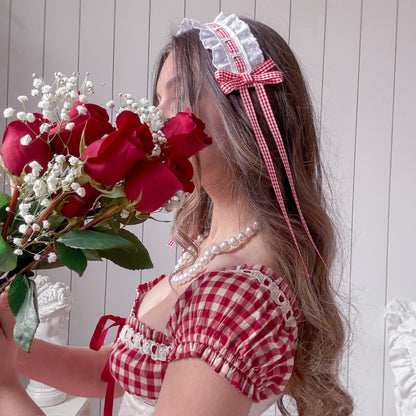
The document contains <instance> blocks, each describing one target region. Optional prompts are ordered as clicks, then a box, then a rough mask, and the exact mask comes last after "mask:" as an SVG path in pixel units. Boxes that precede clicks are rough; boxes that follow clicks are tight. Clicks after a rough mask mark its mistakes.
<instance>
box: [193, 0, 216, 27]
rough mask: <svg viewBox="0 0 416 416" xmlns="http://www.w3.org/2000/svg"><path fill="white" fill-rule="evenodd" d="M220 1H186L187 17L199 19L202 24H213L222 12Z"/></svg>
mask: <svg viewBox="0 0 416 416" xmlns="http://www.w3.org/2000/svg"><path fill="white" fill-rule="evenodd" d="M220 3H221V2H220V0H214V1H204V2H201V1H199V0H186V1H185V17H190V18H193V19H197V20H199V21H200V22H204V23H205V22H211V21H212V20H214V18H215V16H216V15H217V14H218V13H219V11H220Z"/></svg>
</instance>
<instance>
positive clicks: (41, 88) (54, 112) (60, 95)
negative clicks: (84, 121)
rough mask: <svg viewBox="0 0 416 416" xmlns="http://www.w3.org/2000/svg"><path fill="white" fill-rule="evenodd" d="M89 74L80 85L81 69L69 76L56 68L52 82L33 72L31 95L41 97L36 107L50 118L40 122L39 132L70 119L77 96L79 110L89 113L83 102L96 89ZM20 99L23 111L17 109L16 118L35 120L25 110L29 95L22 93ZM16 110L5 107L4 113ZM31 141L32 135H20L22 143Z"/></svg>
mask: <svg viewBox="0 0 416 416" xmlns="http://www.w3.org/2000/svg"><path fill="white" fill-rule="evenodd" d="M88 75H89V74H88V73H87V75H86V77H85V79H84V81H83V83H82V85H81V87H79V84H80V81H79V73H76V72H74V73H73V74H72V75H71V76H66V75H64V74H62V72H55V74H54V82H53V83H52V84H47V83H46V82H45V80H44V79H43V78H41V77H38V76H37V75H36V74H33V89H32V91H31V95H32V97H36V98H39V99H40V100H39V102H38V104H37V107H38V108H40V109H41V112H42V116H43V117H44V118H45V119H47V120H48V121H45V122H44V123H43V124H42V125H41V126H40V133H47V132H49V130H50V128H51V126H52V123H53V122H55V121H58V120H61V121H64V122H68V121H69V112H70V111H71V109H72V107H73V104H74V101H76V100H78V101H80V103H81V104H80V105H78V106H77V111H78V114H86V112H87V109H86V107H85V106H84V105H83V104H85V103H87V102H88V95H90V94H92V93H93V92H94V85H93V84H92V82H91V81H90V80H88ZM78 91H80V93H79V92H78ZM17 100H18V101H19V103H20V104H21V105H22V106H23V111H18V112H17V113H16V118H17V119H18V120H20V121H23V122H29V123H32V122H34V121H35V118H36V117H35V116H34V114H33V113H29V112H26V109H25V104H26V103H27V102H28V101H29V98H28V97H27V96H26V95H20V96H19V97H17ZM15 111H16V110H15V109H14V108H12V107H8V108H6V109H5V110H4V111H3V115H4V117H6V118H8V119H9V118H12V117H13V115H14V113H15ZM73 127H74V124H73V123H67V124H66V125H65V129H66V130H72V128H73ZM30 141H31V138H30V136H29V135H26V136H24V137H22V139H21V143H22V145H28V144H29V143H30Z"/></svg>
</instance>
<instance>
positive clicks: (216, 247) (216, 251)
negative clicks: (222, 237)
mask: <svg viewBox="0 0 416 416" xmlns="http://www.w3.org/2000/svg"><path fill="white" fill-rule="evenodd" d="M220 251H221V249H220V246H219V245H217V244H215V246H213V247H212V249H211V253H213V254H218V253H220Z"/></svg>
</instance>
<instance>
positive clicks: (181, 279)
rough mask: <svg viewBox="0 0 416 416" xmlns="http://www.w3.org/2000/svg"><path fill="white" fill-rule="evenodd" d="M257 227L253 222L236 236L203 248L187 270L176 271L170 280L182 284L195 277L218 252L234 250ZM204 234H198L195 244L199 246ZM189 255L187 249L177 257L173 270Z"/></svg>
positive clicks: (249, 236) (253, 232)
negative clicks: (201, 253)
mask: <svg viewBox="0 0 416 416" xmlns="http://www.w3.org/2000/svg"><path fill="white" fill-rule="evenodd" d="M258 229H259V223H258V222H255V223H254V224H253V225H252V226H251V227H247V228H246V230H245V231H243V232H241V233H240V234H238V236H237V237H231V238H230V239H228V240H225V241H223V242H222V243H220V244H215V245H213V246H212V247H211V248H210V249H209V250H205V252H204V254H203V255H202V256H201V257H200V258H199V259H198V260H197V261H196V262H195V263H194V264H193V265H192V266H191V267H190V269H189V270H187V271H185V272H183V273H177V274H174V275H173V276H172V279H171V280H172V282H174V283H179V284H184V283H187V282H188V281H190V280H193V279H194V278H195V277H197V276H198V275H199V274H200V273H201V272H202V271H203V270H204V269H206V267H207V265H208V263H209V262H210V261H211V260H212V259H213V258H214V257H215V256H217V255H218V254H221V253H223V252H224V251H228V250H234V249H236V248H237V247H239V246H240V245H241V244H242V243H244V242H246V241H247V240H248V239H249V238H251V237H252V236H253V235H254V234H255V233H256V231H257V230H258ZM204 238H205V236H203V235H199V236H198V238H197V239H196V241H195V244H196V245H197V246H199V245H200V244H201V243H202V241H203V240H204ZM189 257H190V254H189V251H187V250H186V251H185V252H184V253H183V254H182V256H181V257H180V258H179V260H178V263H177V265H176V266H175V268H174V271H175V270H177V269H178V268H179V267H181V266H182V265H183V264H184V263H185V260H188V259H189Z"/></svg>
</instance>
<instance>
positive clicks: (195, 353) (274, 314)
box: [167, 266, 300, 402]
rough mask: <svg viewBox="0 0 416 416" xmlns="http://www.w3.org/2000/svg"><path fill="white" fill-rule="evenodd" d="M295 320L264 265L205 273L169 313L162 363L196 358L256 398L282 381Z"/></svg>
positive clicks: (289, 366) (284, 288) (290, 358)
mask: <svg viewBox="0 0 416 416" xmlns="http://www.w3.org/2000/svg"><path fill="white" fill-rule="evenodd" d="M299 322H300V312H299V309H298V307H297V303H296V300H295V298H294V296H293V295H292V294H291V292H290V288H289V286H288V285H287V284H286V283H285V282H284V281H283V279H281V278H276V277H275V276H273V275H272V272H271V270H270V269H268V268H267V267H265V266H259V267H258V268H257V269H253V268H251V269H240V268H236V269H234V270H223V271H219V272H210V273H205V274H204V275H203V277H202V278H199V279H197V280H196V281H195V282H193V283H192V284H191V285H190V286H189V287H188V288H187V289H186V291H185V292H184V293H183V294H182V295H181V296H180V298H179V299H178V301H177V303H176V305H175V308H174V310H173V312H172V315H171V319H170V320H169V323H168V327H167V330H168V333H169V336H170V337H171V346H172V349H171V351H170V353H169V356H168V361H172V360H179V359H182V358H187V357H193V358H199V359H201V360H203V361H205V362H206V363H207V364H208V365H209V366H211V368H212V369H213V370H214V371H216V372H217V373H218V374H220V375H221V376H222V377H224V378H225V379H226V380H227V381H229V382H230V383H231V384H232V385H233V386H235V387H236V388H237V389H238V390H239V391H240V392H241V393H243V394H244V395H246V396H247V397H249V398H250V399H251V400H252V401H253V402H259V401H260V400H264V399H267V398H268V397H270V396H272V395H277V394H280V393H281V392H282V391H283V389H284V388H285V386H286V385H287V383H288V381H289V378H290V376H291V374H292V370H293V365H294V354H295V348H296V342H297V336H298V325H299Z"/></svg>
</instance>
